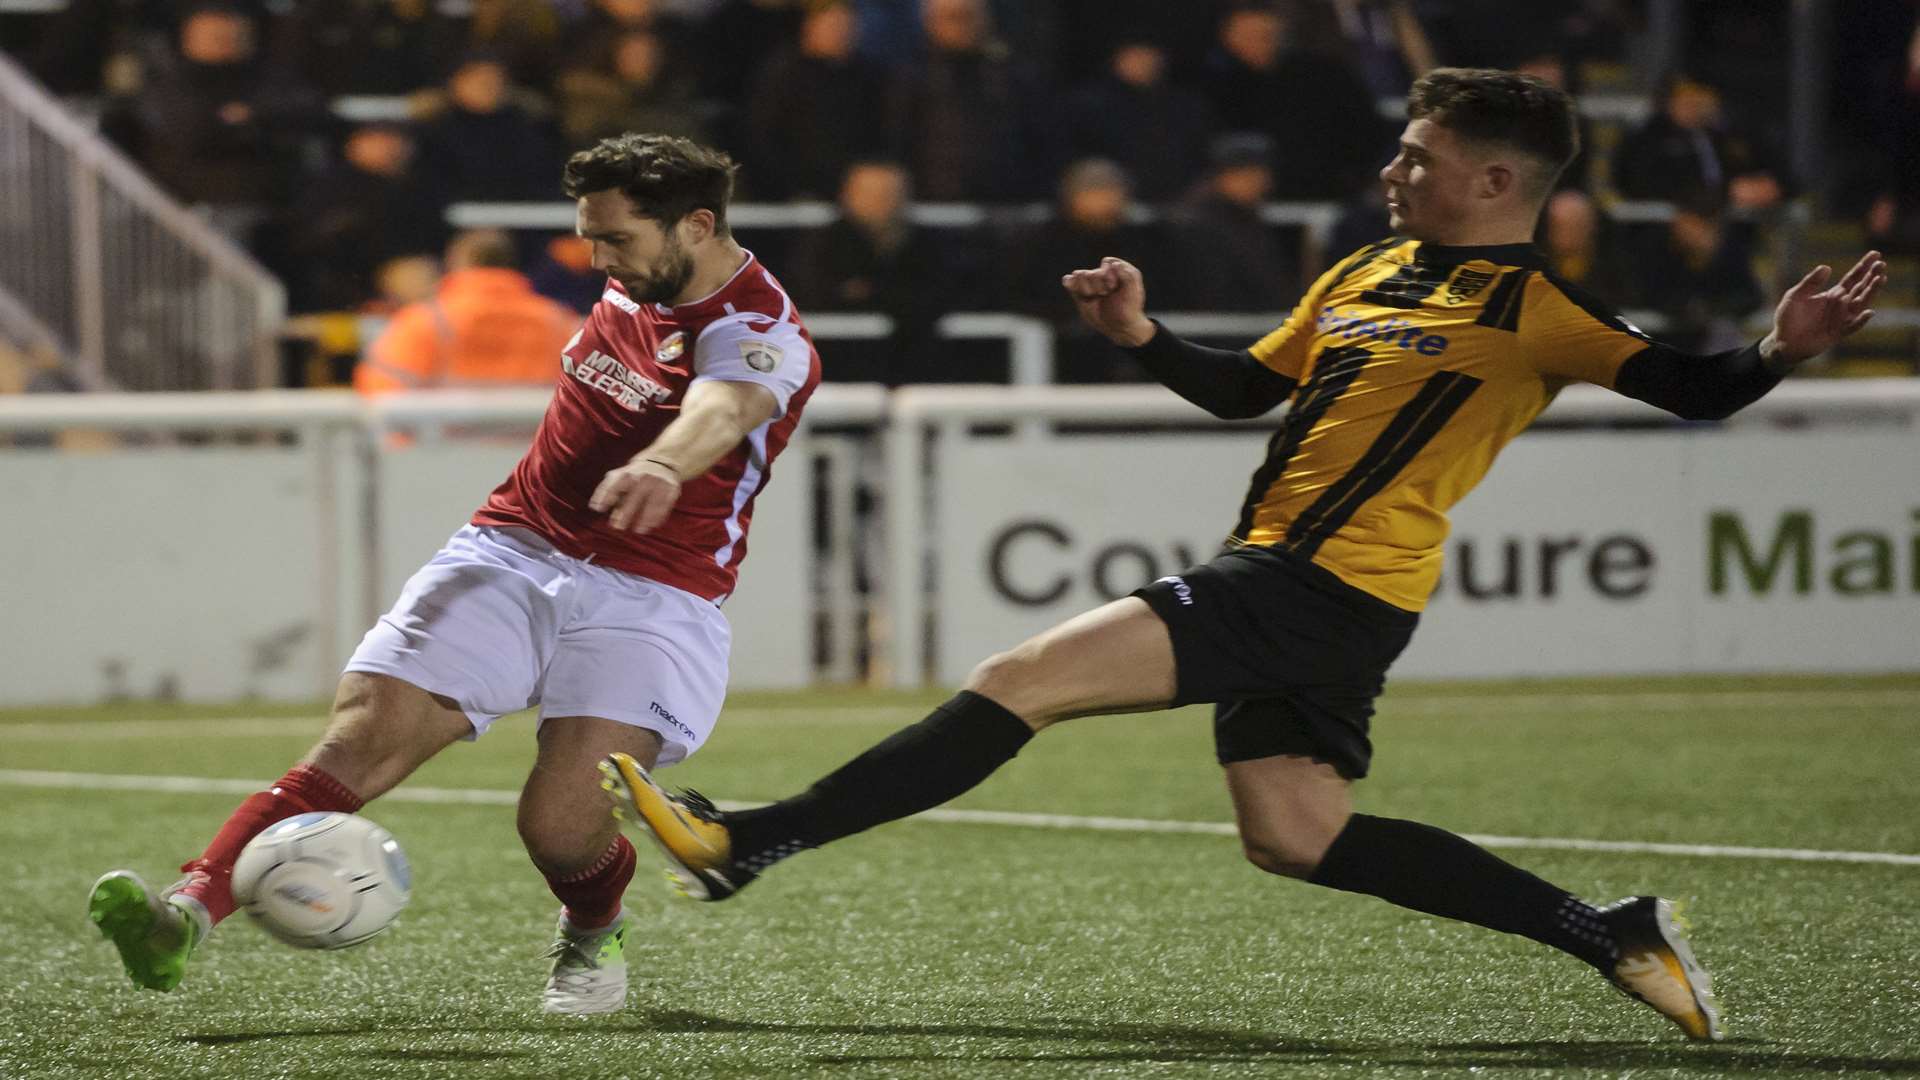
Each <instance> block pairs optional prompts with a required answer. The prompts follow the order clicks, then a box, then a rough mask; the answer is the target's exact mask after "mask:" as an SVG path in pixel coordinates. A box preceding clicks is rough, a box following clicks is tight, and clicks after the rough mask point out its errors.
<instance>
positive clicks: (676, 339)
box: [653, 330, 687, 364]
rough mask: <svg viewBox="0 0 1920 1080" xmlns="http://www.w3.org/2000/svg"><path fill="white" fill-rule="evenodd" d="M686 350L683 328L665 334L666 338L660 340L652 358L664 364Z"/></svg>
mask: <svg viewBox="0 0 1920 1080" xmlns="http://www.w3.org/2000/svg"><path fill="white" fill-rule="evenodd" d="M686 351H687V332H686V331H685V330H675V331H674V332H673V333H671V334H668V335H667V340H665V341H663V342H661V343H660V347H659V348H658V349H656V350H654V353H653V358H654V359H655V360H658V361H660V362H661V363H663V364H665V363H669V362H671V361H673V360H675V359H677V358H678V357H679V356H680V354H681V353H683V352H686Z"/></svg>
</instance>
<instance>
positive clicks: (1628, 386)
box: [1613, 342, 1781, 420]
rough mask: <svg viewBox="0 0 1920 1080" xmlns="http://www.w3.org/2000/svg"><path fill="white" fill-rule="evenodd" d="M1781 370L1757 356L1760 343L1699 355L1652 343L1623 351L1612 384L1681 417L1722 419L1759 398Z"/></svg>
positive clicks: (1779, 374)
mask: <svg viewBox="0 0 1920 1080" xmlns="http://www.w3.org/2000/svg"><path fill="white" fill-rule="evenodd" d="M1780 378H1781V373H1779V372H1776V371H1774V370H1773V369H1771V368H1769V367H1768V366H1767V365H1766V362H1765V361H1763V360H1762V359H1761V358H1760V344H1759V342H1755V343H1754V344H1752V345H1747V346H1744V347H1742V348H1738V349H1728V350H1727V351H1725V352H1717V353H1708V354H1706V355H1704V356H1703V355H1699V354H1696V353H1685V352H1681V351H1680V350H1678V349H1674V348H1670V347H1668V346H1666V345H1661V344H1659V343H1657V342H1656V343H1654V344H1652V345H1649V346H1647V347H1646V348H1644V349H1642V350H1640V351H1639V352H1637V353H1634V354H1633V355H1632V356H1629V357H1627V359H1626V362H1625V363H1623V364H1621V365H1620V371H1619V373H1618V374H1616V375H1615V376H1614V379H1613V388H1614V389H1615V390H1617V391H1619V392H1620V393H1622V394H1625V395H1626V396H1628V397H1630V398H1636V399H1638V400H1640V401H1644V402H1646V403H1647V404H1649V405H1657V406H1659V407H1660V408H1662V409H1665V410H1667V411H1668V412H1670V413H1672V414H1674V415H1675V416H1678V417H1680V418H1681V419H1683V420H1725V419H1726V418H1727V417H1729V416H1732V415H1733V414H1734V413H1736V412H1739V411H1740V410H1741V409H1744V408H1746V407H1747V406H1748V405H1751V404H1753V403H1754V402H1756V401H1758V400H1760V398H1761V397H1763V396H1765V394H1766V392H1767V391H1769V390H1771V389H1773V388H1774V387H1775V386H1776V385H1778V384H1779V382H1780Z"/></svg>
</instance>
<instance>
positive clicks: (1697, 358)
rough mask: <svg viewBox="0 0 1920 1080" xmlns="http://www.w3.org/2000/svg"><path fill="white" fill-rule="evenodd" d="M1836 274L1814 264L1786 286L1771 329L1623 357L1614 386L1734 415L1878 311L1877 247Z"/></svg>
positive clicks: (1882, 272)
mask: <svg viewBox="0 0 1920 1080" xmlns="http://www.w3.org/2000/svg"><path fill="white" fill-rule="evenodd" d="M1832 276H1833V270H1832V268H1830V267H1826V266H1819V267H1815V268H1814V270H1813V272H1812V273H1810V274H1808V275H1807V276H1806V277H1804V278H1802V279H1801V280H1800V283H1799V284H1797V285H1795V286H1794V287H1793V288H1791V289H1788V290H1787V292H1786V295H1785V296H1782V297H1781V298H1780V306H1779V307H1778V308H1776V309H1775V311H1774V313H1773V330H1772V331H1771V332H1770V333H1768V334H1767V336H1766V337H1764V338H1762V339H1761V340H1759V341H1757V342H1755V343H1754V344H1752V345H1747V346H1744V347H1742V348H1738V349H1728V350H1727V351H1725V352H1718V353H1711V354H1707V355H1694V354H1692V353H1685V352H1681V351H1680V350H1678V349H1674V348H1671V347H1669V346H1666V345H1661V344H1659V343H1653V344H1651V345H1649V346H1648V347H1646V348H1645V349H1642V350H1641V351H1640V352H1638V353H1636V354H1634V355H1633V356H1631V357H1629V358H1628V359H1627V360H1626V362H1624V363H1623V364H1621V365H1620V370H1619V372H1618V373H1617V374H1616V375H1615V376H1614V380H1613V388H1614V389H1615V390H1618V391H1619V392H1620V393H1622V394H1625V395H1627V396H1628V397H1631V398H1638V399H1639V400H1641V401H1644V402H1647V403H1648V404H1650V405H1657V406H1659V407H1660V408H1662V409H1665V410H1667V411H1668V412H1670V413H1673V414H1674V415H1675V416H1678V417H1681V418H1682V419H1685V420H1724V419H1726V418H1727V417H1729V416H1732V415H1733V414H1734V413H1736V412H1739V411H1740V410H1741V409H1744V408H1746V407H1747V406H1748V405H1751V404H1753V403H1754V402H1755V401H1758V400H1760V399H1761V398H1762V397H1764V396H1765V395H1766V393H1767V391H1769V390H1772V389H1773V388H1774V387H1775V386H1777V385H1778V384H1779V382H1780V379H1781V378H1782V377H1783V376H1785V375H1786V374H1787V372H1789V371H1791V370H1793V368H1794V367H1795V366H1797V365H1799V364H1802V363H1804V362H1806V361H1807V360H1810V359H1812V358H1813V357H1815V356H1818V355H1820V354H1821V353H1823V352H1825V351H1827V350H1828V349H1830V348H1832V347H1833V346H1834V345H1836V344H1838V343H1839V342H1840V341H1841V339H1843V338H1845V337H1846V336H1847V335H1849V334H1851V333H1853V332H1854V331H1856V330H1858V329H1860V328H1861V327H1863V326H1865V325H1866V324H1867V320H1868V319H1871V318H1872V317H1873V309H1872V308H1871V307H1869V306H1868V305H1870V304H1872V303H1873V298H1874V296H1875V295H1876V294H1877V293H1878V292H1879V291H1880V286H1882V285H1884V284H1886V280H1887V264H1886V262H1885V260H1883V259H1882V258H1881V257H1880V253H1879V252H1877V251H1869V252H1867V254H1866V255H1864V256H1862V257H1861V259H1860V261H1859V262H1857V263H1855V264H1854V265H1853V269H1851V270H1848V271H1847V272H1846V275H1845V276H1843V277H1842V278H1841V279H1840V280H1839V282H1838V283H1835V284H1832V285H1829V284H1828V282H1829V281H1830V280H1831V279H1832ZM1642 340H1645V339H1644V338H1643V339H1642Z"/></svg>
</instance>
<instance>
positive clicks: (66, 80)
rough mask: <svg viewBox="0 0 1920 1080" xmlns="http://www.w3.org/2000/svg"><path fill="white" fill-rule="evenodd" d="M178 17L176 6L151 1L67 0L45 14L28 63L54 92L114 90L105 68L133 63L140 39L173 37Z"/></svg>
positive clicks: (0, 38)
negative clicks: (40, 32)
mask: <svg viewBox="0 0 1920 1080" xmlns="http://www.w3.org/2000/svg"><path fill="white" fill-rule="evenodd" d="M178 15H179V11H178V10H177V9H176V8H175V7H174V5H171V4H160V3H154V2H152V0H66V2H65V3H64V4H62V5H59V6H58V8H57V10H55V11H54V12H53V13H52V14H50V15H48V16H46V17H45V18H46V26H45V29H44V31H43V32H42V34H41V35H40V39H39V41H38V42H37V43H36V45H35V48H34V50H33V62H32V63H31V65H30V67H31V68H32V70H33V73H34V74H35V75H37V76H39V78H40V80H41V81H42V82H44V83H46V84H47V87H48V88H49V89H51V90H52V91H53V92H54V93H56V94H62V95H68V94H74V95H82V94H95V93H99V92H101V91H103V90H104V91H105V92H107V93H112V92H113V91H114V88H113V87H112V86H110V85H108V80H107V79H106V78H105V74H106V72H107V70H108V69H109V68H111V67H113V66H115V65H117V64H124V63H131V64H134V65H136V66H137V64H138V61H137V59H135V58H136V57H137V55H138V53H139V52H140V50H141V46H142V43H143V42H144V41H145V40H146V39H149V38H166V37H171V36H173V34H174V32H175V31H176V30H177V27H176V25H175V22H174V20H175V18H176V17H177V16H178ZM4 18H6V16H4V15H0V19H4ZM3 41H4V35H3V34H0V42H3Z"/></svg>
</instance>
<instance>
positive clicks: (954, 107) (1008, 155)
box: [888, 0, 1047, 202]
mask: <svg viewBox="0 0 1920 1080" xmlns="http://www.w3.org/2000/svg"><path fill="white" fill-rule="evenodd" d="M923 10H924V25H925V29H926V34H927V45H928V53H927V56H926V58H925V60H924V61H922V62H921V63H920V64H919V65H918V66H912V67H906V68H903V69H901V72H900V74H899V76H898V78H897V79H896V80H895V81H894V83H893V85H892V86H891V87H890V89H889V95H888V96H889V102H888V120H889V123H890V131H891V134H892V138H893V142H894V145H896V146H898V147H900V148H901V151H902V154H903V157H904V159H905V160H906V162H907V164H908V166H909V168H911V169H912V171H913V179H914V186H915V188H916V189H917V190H918V191H919V193H920V196H921V198H924V199H927V200H929V201H933V202H956V201H957V202H1009V201H1018V200H1021V199H1025V198H1029V197H1032V196H1033V195H1035V194H1037V193H1038V191H1039V181H1038V179H1037V177H1036V176H1035V175H1034V173H1035V169H1036V168H1041V167H1044V162H1045V161H1046V159H1047V155H1046V153H1045V151H1044V144H1043V142H1042V141H1041V139H1040V136H1039V131H1040V129H1041V127H1042V126H1043V123H1044V122H1043V120H1042V118H1039V117H1036V116H1035V113H1036V112H1038V111H1039V110H1040V108H1041V106H1042V103H1043V102H1045V101H1046V100H1047V98H1046V97H1045V96H1044V95H1043V94H1041V93H1040V92H1039V90H1038V89H1037V88H1036V87H1035V86H1034V85H1033V84H1032V81H1031V79H1030V78H1028V77H1027V76H1026V75H1025V74H1024V73H1023V72H1022V71H1021V70H1020V69H1019V68H1018V67H1017V66H1016V64H1015V61H1014V60H1013V58H1012V57H1010V56H1009V55H1008V53H1007V51H1006V48H1005V47H1004V46H1003V45H1001V44H1000V43H999V42H997V41H995V40H994V39H993V37H992V35H991V33H990V28H989V26H988V20H987V10H986V6H985V3H984V0H926V4H925V7H924V9H923Z"/></svg>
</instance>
